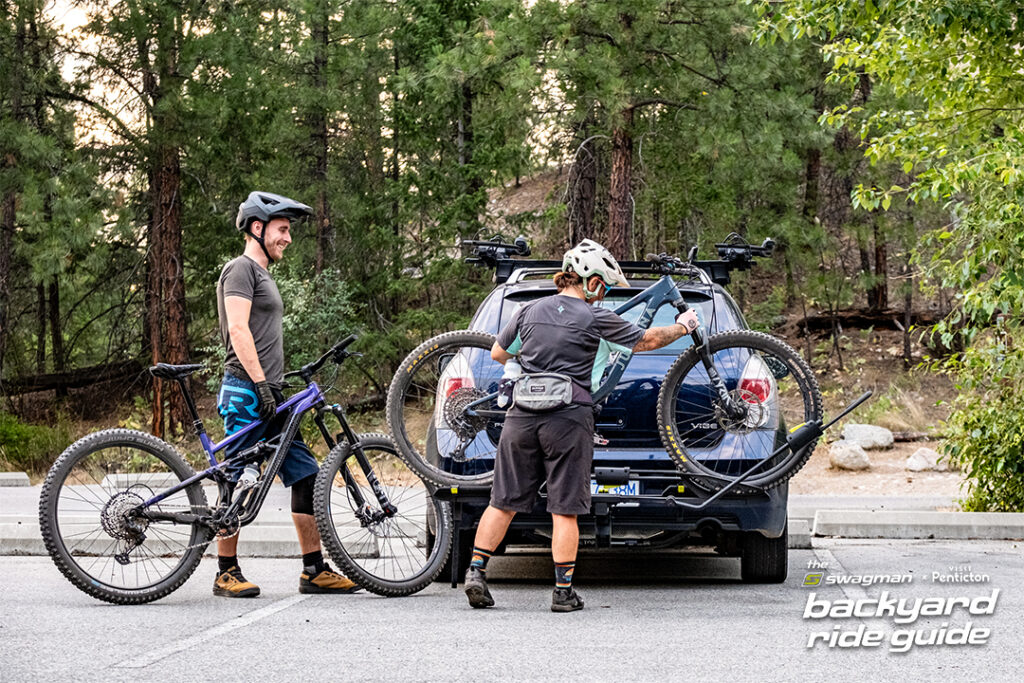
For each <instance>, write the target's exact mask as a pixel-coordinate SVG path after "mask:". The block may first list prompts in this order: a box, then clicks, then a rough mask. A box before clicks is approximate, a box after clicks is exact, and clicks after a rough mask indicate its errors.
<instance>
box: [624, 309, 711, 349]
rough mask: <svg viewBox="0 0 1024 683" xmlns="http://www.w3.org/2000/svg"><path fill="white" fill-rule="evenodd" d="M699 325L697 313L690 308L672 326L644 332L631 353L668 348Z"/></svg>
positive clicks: (649, 329) (654, 328) (652, 328)
mask: <svg viewBox="0 0 1024 683" xmlns="http://www.w3.org/2000/svg"><path fill="white" fill-rule="evenodd" d="M699 324H700V320H699V319H698V318H697V313H696V311H694V310H693V309H692V308H691V309H689V310H688V311H686V312H685V313H682V314H680V315H679V317H677V318H676V322H675V323H674V324H672V325H666V326H665V327H649V328H648V329H647V330H646V331H645V332H644V336H643V337H641V338H640V341H639V342H637V344H636V346H634V347H633V351H634V352H639V351H653V350H654V349H660V348H661V347H663V346H668V345H669V344H671V343H672V342H674V341H675V340H676V339H679V338H680V337H682V336H683V335H686V334H690V333H691V332H693V331H694V330H695V329H697V326H698V325H699Z"/></svg>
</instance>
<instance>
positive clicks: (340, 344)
mask: <svg viewBox="0 0 1024 683" xmlns="http://www.w3.org/2000/svg"><path fill="white" fill-rule="evenodd" d="M356 339H359V335H355V334H350V335H348V336H347V337H345V338H344V339H342V340H341V341H340V342H338V343H337V344H335V345H334V349H333V350H334V351H342V350H344V348H345V347H346V346H348V345H349V344H351V343H352V342H354V341H355V340H356Z"/></svg>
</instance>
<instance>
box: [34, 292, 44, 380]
mask: <svg viewBox="0 0 1024 683" xmlns="http://www.w3.org/2000/svg"><path fill="white" fill-rule="evenodd" d="M45 372H46V285H44V284H43V283H42V282H40V283H38V284H37V285H36V373H37V374H39V375H42V374H44V373H45Z"/></svg>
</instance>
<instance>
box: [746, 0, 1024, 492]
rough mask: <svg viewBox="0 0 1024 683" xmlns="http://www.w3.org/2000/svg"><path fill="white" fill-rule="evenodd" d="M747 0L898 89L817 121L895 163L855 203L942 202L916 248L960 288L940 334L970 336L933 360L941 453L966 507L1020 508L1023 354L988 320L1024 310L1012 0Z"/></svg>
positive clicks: (845, 64) (773, 33)
mask: <svg viewBox="0 0 1024 683" xmlns="http://www.w3.org/2000/svg"><path fill="white" fill-rule="evenodd" d="M758 8H759V11H760V12H761V13H762V19H763V21H762V25H761V28H762V35H763V36H766V37H768V38H770V39H772V40H774V38H776V37H781V38H783V39H784V40H788V39H790V38H793V37H801V36H805V35H806V36H810V37H811V38H813V39H815V40H820V41H822V42H823V43H824V48H823V50H824V53H825V55H826V56H827V57H828V58H829V59H830V62H831V78H832V79H833V80H834V81H837V82H846V83H850V82H853V81H856V80H858V79H860V78H861V76H862V75H863V74H867V75H868V76H870V77H871V78H872V79H874V80H876V81H879V82H881V83H883V84H884V85H885V87H886V88H888V89H889V91H890V92H891V93H892V94H893V95H894V96H895V97H896V98H906V101H908V102H909V104H908V105H907V106H901V107H894V108H891V109H888V108H887V109H880V110H874V111H865V110H863V109H861V108H858V107H845V106H840V107H835V108H833V109H832V110H831V111H828V112H826V113H825V115H824V116H823V117H822V121H823V122H824V123H826V124H829V125H842V124H848V125H852V126H856V127H857V128H858V129H859V131H860V135H861V138H862V139H863V140H864V143H865V155H866V157H867V159H868V160H869V161H870V163H871V164H875V165H878V164H884V163H891V164H896V165H898V166H899V168H900V169H901V170H902V171H903V173H904V174H906V180H905V182H903V183H896V184H889V183H886V184H878V183H872V184H861V185H860V186H858V187H857V188H856V189H855V191H854V195H853V200H854V204H855V205H857V206H860V207H863V208H866V209H870V210H879V209H880V210H883V211H888V210H890V209H891V208H892V207H893V206H894V205H893V202H894V200H895V199H897V198H902V197H905V198H906V199H907V200H908V201H910V202H924V201H934V202H938V203H939V204H941V206H942V207H943V210H944V211H945V212H946V220H945V221H944V222H943V223H942V224H941V227H937V228H936V229H934V230H932V231H931V232H930V234H929V235H928V236H927V237H926V239H925V240H924V241H923V244H922V250H921V253H920V254H919V259H924V260H926V259H927V258H928V257H929V256H930V260H931V266H932V270H933V271H934V272H935V273H936V274H937V275H938V276H939V277H940V279H941V282H942V284H943V285H944V286H947V287H950V288H952V289H954V290H955V291H957V292H958V294H957V303H958V305H957V308H956V309H955V310H954V312H953V313H952V315H951V316H949V317H948V318H947V319H946V320H945V321H943V323H942V324H940V325H939V326H938V328H937V334H938V337H939V341H940V343H941V346H942V347H945V348H946V349H950V348H954V347H955V346H957V345H958V344H957V338H958V337H961V338H962V340H963V342H964V343H965V344H967V345H968V346H967V348H966V349H965V350H964V351H963V353H962V354H960V355H954V356H953V357H952V358H951V359H950V360H949V361H948V362H947V363H945V364H944V365H943V367H945V369H946V370H948V371H949V372H950V373H952V375H953V376H954V377H955V378H956V380H957V382H958V385H959V386H960V387H961V395H960V397H959V398H958V399H957V401H956V402H955V403H954V409H955V412H954V414H953V416H952V418H951V420H950V430H951V436H950V446H949V448H950V455H951V457H953V458H954V459H955V460H956V461H958V462H959V463H961V464H962V465H963V466H964V468H965V471H966V472H967V473H968V476H969V477H971V490H970V494H969V497H968V499H967V502H968V505H969V506H970V507H971V508H972V509H1000V510H1007V509H1024V495H1022V487H1024V467H1022V456H1021V431H1020V430H1021V427H1020V425H1021V424H1022V422H1021V419H1020V418H1021V408H1020V405H1019V398H1018V397H1019V390H1020V388H1021V387H1020V371H1021V370H1022V367H1021V364H1020V358H1021V355H1020V351H1019V350H1016V349H1014V348H1013V347H1012V346H1011V345H1009V344H1007V343H1005V342H1004V341H1003V340H1002V339H1000V337H999V334H1001V333H997V334H995V335H994V336H993V334H992V333H991V332H990V331H989V326H990V324H991V322H992V320H993V317H994V316H995V315H996V314H997V313H1001V314H1003V315H1006V316H1010V318H1011V319H1015V320H1019V319H1020V317H1021V315H1022V313H1024V230H1022V226H1024V221H1022V210H1021V206H1024V182H1022V179H1021V175H1020V168H1019V167H1020V160H1021V159H1022V158H1024V136H1022V135H1021V133H1020V131H1021V129H1022V124H1024V91H1022V90H1021V89H1020V88H1019V87H1017V86H1016V85H1015V84H1016V83H1017V82H1018V81H1019V73H1018V67H1017V62H1018V61H1019V53H1020V45H1021V40H1022V38H1024V25H1022V23H1021V14H1020V3H1019V2H1014V1H1011V0H994V1H992V2H985V3H970V2H959V1H955V0H900V1H899V2H886V3H872V2H866V3H865V2H861V1H860V0H845V1H842V2H835V1H833V0H829V1H827V2H826V1H825V0H799V1H797V2H790V3H785V4H783V5H778V4H777V3H768V2H760V3H758ZM1010 332H1011V334H1010V336H1011V338H1012V336H1013V335H1014V334H1016V333H1018V332H1019V328H1017V327H1016V326H1014V328H1013V329H1012V330H1011V331H1010ZM1014 372H1016V373H1017V375H1016V376H1014V374H1013V373H1014ZM1015 392H1017V393H1015Z"/></svg>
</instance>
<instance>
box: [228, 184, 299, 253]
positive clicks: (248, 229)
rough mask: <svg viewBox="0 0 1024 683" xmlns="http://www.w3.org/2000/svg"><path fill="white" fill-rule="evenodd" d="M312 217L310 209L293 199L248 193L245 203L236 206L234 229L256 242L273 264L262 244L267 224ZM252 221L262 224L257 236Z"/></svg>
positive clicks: (272, 194)
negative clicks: (283, 219) (275, 221)
mask: <svg viewBox="0 0 1024 683" xmlns="http://www.w3.org/2000/svg"><path fill="white" fill-rule="evenodd" d="M312 215H313V209H312V208H311V207H309V206H306V205H305V204H302V203H301V202H297V201H295V200H294V199H289V198H288V197H282V196H281V195H279V194H274V193H273V192H250V193H249V196H248V197H246V198H245V201H244V202H242V203H241V204H239V205H238V216H237V217H236V218H235V228H236V229H237V230H238V231H239V232H244V233H247V234H249V235H250V236H251V237H252V238H253V239H254V240H256V242H257V243H258V244H259V245H260V248H261V249H263V253H264V254H266V256H267V259H269V260H270V262H271V263H273V262H274V259H272V258H270V252H269V251H267V246H266V245H265V244H264V243H263V234H264V233H265V232H266V230H267V223H269V222H270V221H271V220H273V219H275V218H288V219H292V218H302V217H303V216H312ZM253 221H259V222H260V223H262V224H263V229H262V230H260V234H259V235H257V234H256V233H254V232H252V222H253Z"/></svg>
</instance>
